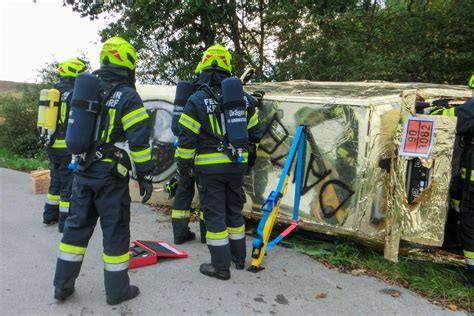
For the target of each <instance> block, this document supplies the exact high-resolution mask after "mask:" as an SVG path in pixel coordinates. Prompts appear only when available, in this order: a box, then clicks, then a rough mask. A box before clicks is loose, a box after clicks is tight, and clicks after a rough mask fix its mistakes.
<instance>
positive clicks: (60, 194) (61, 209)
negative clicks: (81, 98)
mask: <svg viewBox="0 0 474 316" xmlns="http://www.w3.org/2000/svg"><path fill="white" fill-rule="evenodd" d="M84 70H86V63H85V62H84V61H83V60H81V59H79V58H73V59H69V60H66V61H63V62H60V63H59V68H58V73H59V82H58V83H56V84H55V85H54V88H55V89H57V90H59V92H60V104H59V113H58V117H57V125H56V130H55V132H54V133H53V134H52V135H51V137H50V138H49V141H48V142H47V148H46V152H47V154H48V157H49V161H50V172H51V183H50V185H49V189H48V195H47V198H46V203H45V205H44V212H43V223H44V224H46V225H49V224H53V223H55V222H58V220H59V223H58V230H59V232H60V233H62V232H63V229H64V221H65V220H66V218H67V216H68V214H69V205H70V200H71V188H72V179H73V173H72V171H71V170H70V169H69V168H68V165H69V163H70V162H71V153H70V152H69V151H68V149H67V146H66V142H65V137H66V128H67V121H68V116H69V109H70V103H71V97H72V89H73V87H74V80H75V78H76V76H77V75H78V74H79V73H81V72H83V71H84Z"/></svg>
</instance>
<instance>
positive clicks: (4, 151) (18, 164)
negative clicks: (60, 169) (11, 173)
mask: <svg viewBox="0 0 474 316" xmlns="http://www.w3.org/2000/svg"><path fill="white" fill-rule="evenodd" d="M0 167H3V168H9V169H14V170H19V171H27V172H29V171H32V170H37V169H49V161H48V157H47V156H46V154H44V153H41V154H39V155H38V157H35V158H25V157H22V156H20V155H18V154H16V153H14V152H13V151H12V150H10V149H8V148H3V147H0Z"/></svg>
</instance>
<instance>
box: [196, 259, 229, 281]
mask: <svg viewBox="0 0 474 316" xmlns="http://www.w3.org/2000/svg"><path fill="white" fill-rule="evenodd" d="M199 271H200V272H201V273H202V274H204V275H207V276H210V277H213V278H216V279H219V280H229V279H230V270H229V269H226V270H217V269H216V268H214V266H213V265H212V264H210V263H203V264H201V266H200V267H199Z"/></svg>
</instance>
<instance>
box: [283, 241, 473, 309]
mask: <svg viewBox="0 0 474 316" xmlns="http://www.w3.org/2000/svg"><path fill="white" fill-rule="evenodd" d="M283 244H284V245H285V246H287V247H290V248H293V249H295V250H296V251H299V252H303V253H306V254H308V255H310V256H311V257H313V258H314V259H316V260H318V261H320V262H322V263H324V264H325V265H326V266H328V267H330V268H334V269H337V270H339V271H341V272H349V273H350V272H352V271H357V273H362V274H367V275H371V276H375V277H377V278H380V279H382V280H384V281H385V282H387V283H391V284H397V285H400V286H402V287H405V288H408V289H410V290H412V291H414V292H417V293H419V294H421V295H423V296H425V297H426V298H428V299H429V300H431V301H432V302H434V303H437V304H440V305H443V306H445V307H449V308H451V309H457V308H462V309H464V310H467V311H474V289H472V288H467V287H465V286H464V285H463V283H462V282H463V281H464V280H465V279H466V278H467V269H466V268H465V267H464V266H463V265H457V264H453V263H449V264H448V263H437V262H434V261H433V260H428V259H427V255H423V256H421V255H415V254H406V255H400V256H399V262H398V263H394V262H390V261H388V260H385V259H384V257H383V253H382V252H379V251H377V250H374V249H371V248H369V247H364V246H362V245H358V244H355V243H352V242H341V241H337V242H328V241H321V240H318V239H309V238H307V237H301V236H299V235H297V234H295V235H293V236H290V238H288V239H287V240H284V241H283Z"/></svg>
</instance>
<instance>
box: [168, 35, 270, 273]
mask: <svg viewBox="0 0 474 316" xmlns="http://www.w3.org/2000/svg"><path fill="white" fill-rule="evenodd" d="M231 60H232V56H231V54H230V53H229V52H228V50H227V49H226V48H225V47H223V46H221V45H219V44H216V45H213V46H211V47H209V48H208V49H207V50H206V51H205V52H204V55H203V58H202V60H201V64H200V69H199V70H201V71H202V74H201V77H200V79H199V83H200V88H199V89H198V91H197V92H195V93H194V94H193V95H192V96H191V97H190V98H189V100H188V102H187V103H186V106H185V108H184V112H183V114H182V115H181V118H180V119H179V141H180V144H179V146H178V147H177V149H176V151H177V158H176V160H177V165H178V173H179V175H180V176H192V175H193V172H195V173H196V174H197V176H198V178H199V187H198V188H199V194H200V202H201V208H202V209H203V211H204V222H205V225H206V229H207V233H206V243H207V245H208V248H209V251H210V254H211V263H203V264H201V266H200V272H201V273H203V274H205V275H207V276H210V277H215V278H218V279H221V280H228V279H229V278H230V270H229V268H230V265H231V261H232V262H233V263H234V264H235V266H236V268H237V269H243V268H244V264H245V256H246V248H245V247H246V245H245V224H244V220H243V217H242V209H243V204H244V198H245V195H244V194H245V193H244V191H243V179H244V174H245V172H246V171H247V169H248V166H247V164H248V162H247V159H246V157H247V156H248V154H247V152H246V150H245V151H243V152H242V156H239V157H242V158H243V159H237V160H236V159H234V157H233V156H230V155H229V148H230V147H229V144H227V143H226V142H227V141H228V139H229V137H230V136H229V135H230V134H229V133H230V130H231V128H233V127H231V126H229V125H227V123H226V121H228V120H223V119H222V112H221V113H219V112H220V111H219V109H218V107H220V106H219V104H222V99H223V95H222V92H223V89H222V85H221V83H222V82H223V81H224V80H225V79H226V78H229V77H230V76H231V71H232V66H231ZM229 79H232V78H229ZM239 84H240V81H239ZM240 89H241V86H240ZM241 98H242V102H244V100H245V103H244V105H243V106H244V107H243V108H244V111H243V112H244V113H243V121H244V122H245V123H244V124H243V126H244V128H243V130H240V132H241V133H244V134H245V136H247V135H248V141H250V142H252V143H254V144H256V143H258V142H259V141H260V138H261V136H262V132H261V127H260V123H259V121H258V115H257V113H256V112H255V100H254V99H253V98H252V97H251V96H250V95H248V94H246V93H245V94H244V93H242V97H241ZM245 109H246V110H245ZM234 113H235V114H239V115H240V114H242V111H240V112H239V111H235V112H234ZM239 122H240V123H242V121H239ZM223 124H226V125H223ZM222 131H227V133H226V134H224V133H222ZM226 138H227V140H226ZM248 141H247V144H246V147H248V145H249V144H248Z"/></svg>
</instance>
